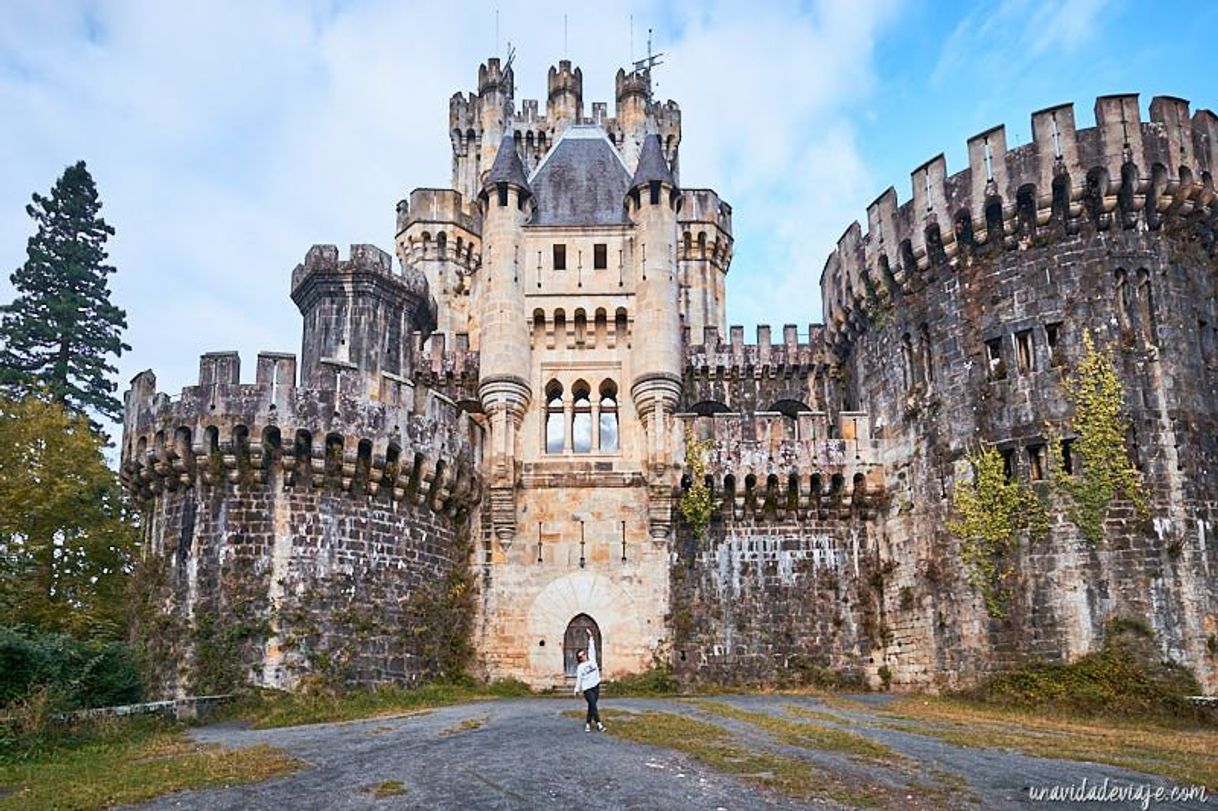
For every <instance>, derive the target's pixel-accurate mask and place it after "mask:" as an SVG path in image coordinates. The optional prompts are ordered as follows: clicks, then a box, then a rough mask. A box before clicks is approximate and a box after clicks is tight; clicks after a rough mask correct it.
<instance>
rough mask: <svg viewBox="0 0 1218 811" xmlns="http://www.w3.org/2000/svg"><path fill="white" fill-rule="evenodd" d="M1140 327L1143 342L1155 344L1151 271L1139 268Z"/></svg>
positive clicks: (1138, 303) (1148, 344)
mask: <svg viewBox="0 0 1218 811" xmlns="http://www.w3.org/2000/svg"><path fill="white" fill-rule="evenodd" d="M1137 305H1138V329H1139V330H1140V331H1141V333H1142V343H1143V344H1145V345H1146V346H1153V345H1154V343H1155V302H1154V297H1153V295H1152V294H1151V290H1150V271H1148V270H1147V269H1146V268H1138V290H1137Z"/></svg>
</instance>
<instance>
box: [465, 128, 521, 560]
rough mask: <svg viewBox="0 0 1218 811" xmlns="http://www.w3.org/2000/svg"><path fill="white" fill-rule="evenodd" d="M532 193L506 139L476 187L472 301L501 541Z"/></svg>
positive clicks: (508, 500) (517, 392)
mask: <svg viewBox="0 0 1218 811" xmlns="http://www.w3.org/2000/svg"><path fill="white" fill-rule="evenodd" d="M532 197H533V192H532V190H531V189H530V188H529V182H528V180H527V179H526V178H525V174H524V166H523V164H522V163H521V161H520V155H519V153H517V151H516V142H515V139H514V138H513V137H512V136H511V134H508V135H505V136H504V137H503V140H502V142H501V143H500V145H499V153H498V155H496V157H495V163H494V165H493V166H492V167H491V171H490V173H489V174H488V175H487V177H486V180H485V182H484V183H483V186H482V192H481V194H480V195H479V201H480V203H481V206H482V246H483V253H482V256H483V266H482V270H481V271H480V273H481V275H482V279H481V282H480V292H479V296H478V301H477V309H478V322H479V324H480V329H481V332H482V335H481V350H480V352H481V354H480V368H479V375H478V377H479V383H478V398H479V399H480V400H481V401H482V408H483V411H484V412H485V413H486V415H487V417H488V418H489V422H490V429H491V436H490V439H489V443H490V444H489V447H490V449H491V450H490V453H489V454H488V461H489V462H490V476H489V478H490V480H491V482H490V486H491V521H492V524H493V526H494V530H495V534H496V536H497V537H498V538H499V539H500V542H502V543H504V544H507V543H510V542H511V540H512V538H513V537H514V536H515V531H516V508H515V469H516V457H517V453H516V433H517V430H518V429H519V427H520V423H521V421H522V420H523V419H524V413H525V409H526V408H527V407H528V404H529V400H530V399H531V396H532V391H531V387H530V386H529V374H530V356H529V352H530V350H529V336H528V330H527V319H526V316H525V300H524V273H523V268H522V267H521V264H520V251H521V240H522V239H523V235H524V234H523V227H524V224H525V223H526V222H527V221H528V220H529V217H530V216H531V215H532V205H533V204H532Z"/></svg>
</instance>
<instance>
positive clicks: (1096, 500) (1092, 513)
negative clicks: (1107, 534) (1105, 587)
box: [1054, 333, 1149, 543]
mask: <svg viewBox="0 0 1218 811" xmlns="http://www.w3.org/2000/svg"><path fill="white" fill-rule="evenodd" d="M1083 344H1084V347H1085V349H1086V352H1085V354H1084V355H1083V358H1082V360H1081V361H1080V362H1079V365H1078V368H1077V369H1076V370H1075V371H1074V373H1073V374H1072V375H1070V377H1069V378H1067V380H1066V393H1067V396H1069V398H1070V401H1071V402H1072V403H1073V404H1074V423H1073V427H1074V432H1075V433H1076V434H1077V435H1078V439H1077V440H1075V443H1074V452H1073V454H1072V456H1073V455H1075V454H1077V456H1078V457H1080V458H1081V460H1082V469H1081V470H1077V469H1076V470H1075V471H1074V474H1073V475H1071V474H1068V473H1066V471H1065V470H1063V469H1062V467H1061V466H1060V465H1058V466H1057V467H1056V468H1055V471H1054V483H1055V484H1056V485H1057V487H1058V489H1059V490H1061V491H1062V492H1063V493H1065V494H1066V495H1068V496H1069V497H1070V499H1071V501H1072V502H1073V505H1072V507H1071V509H1070V520H1071V521H1073V522H1074V524H1075V526H1077V527H1078V529H1079V532H1080V533H1082V535H1083V537H1084V538H1086V539H1087V540H1088V541H1090V542H1091V543H1098V542H1099V541H1100V540H1101V539H1103V537H1104V519H1105V518H1106V517H1107V516H1108V510H1109V508H1110V507H1111V506H1112V502H1113V501H1114V500H1115V499H1117V498H1124V499H1128V500H1129V501H1130V502H1131V503H1132V504H1133V506H1134V508H1135V509H1136V510H1137V511H1138V514H1139V515H1143V516H1144V515H1146V514H1147V511H1148V509H1149V506H1148V504H1147V501H1146V491H1145V488H1144V486H1143V484H1142V479H1141V476H1140V475H1139V474H1138V471H1137V469H1136V468H1134V466H1133V465H1132V464H1131V463H1130V461H1129V455H1128V453H1127V452H1126V447H1125V437H1126V434H1127V432H1128V430H1129V421H1128V420H1127V419H1126V418H1125V417H1124V416H1123V415H1122V413H1121V410H1122V406H1123V405H1124V401H1125V390H1124V388H1123V387H1122V385H1121V381H1120V379H1119V378H1118V377H1117V372H1116V368H1115V366H1114V365H1113V360H1112V353H1111V350H1102V349H1099V348H1097V347H1096V346H1095V342H1094V341H1093V340H1092V338H1091V334H1090V333H1087V334H1085V335H1084V336H1083Z"/></svg>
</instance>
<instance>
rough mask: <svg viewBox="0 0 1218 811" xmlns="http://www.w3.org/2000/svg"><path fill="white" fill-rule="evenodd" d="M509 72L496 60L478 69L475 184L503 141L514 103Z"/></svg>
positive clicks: (490, 60)
mask: <svg viewBox="0 0 1218 811" xmlns="http://www.w3.org/2000/svg"><path fill="white" fill-rule="evenodd" d="M513 93H514V89H513V78H512V68H511V67H510V66H509V67H503V66H501V65H500V64H499V58H498V57H491V58H490V59H488V60H486V64H483V65H479V66H478V124H479V127H478V134H479V137H480V147H479V154H478V167H479V168H478V178H477V180H478V182H479V183H482V182H483V177H482V174H483V173H484V172H486V171H487V167H488V166H491V165H492V164H493V163H494V161H495V154H496V152H497V150H498V148H499V141H500V139H501V138H502V137H503V132H504V125H505V124H504V122H506V121H507V119H508V118H509V117H510V113H511V107H512V99H513Z"/></svg>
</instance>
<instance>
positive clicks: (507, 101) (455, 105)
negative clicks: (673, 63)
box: [398, 59, 681, 231]
mask: <svg viewBox="0 0 1218 811" xmlns="http://www.w3.org/2000/svg"><path fill="white" fill-rule="evenodd" d="M616 90H617V92H616V93H615V99H616V104H615V110H614V112H615V115H614V116H612V117H611V116H610V115H609V108H608V105H607V104H606V103H605V102H592V103H591V105H589V106H588V107H587V108H586V107H585V105H584V102H583V71H582V70H581V69H580V68H578V67H575V66H573V65H572V63H571V62H570V60H566V59H563V60H560V61H559V63H558V64H557V65H554V66H551V67H550V69H549V71H548V72H547V75H546V104H545V106H544V107H540V106H539V104H538V101H537V100H536V99H523V100H521V102H520V106H519V108H517V106H516V101H515V98H514V92H515V88H514V80H513V78H512V76H511V70H510V69H509V70H508V71H507V72H506V74H505V73H504V71H503V69H502V67H501V66H500V64H499V62H498V60H496V59H492V60H489V61H488V62H486V63H484V64H483V65H481V66H480V68H479V71H478V90H476V91H474V92H469V93H462V92H457V93H454V94H453V95H452V96H451V97H450V99H449V102H448V130H449V135H450V138H451V141H452V148H453V157H454V159H455V160H454V168H453V187H454V188H456V189H457V190H458V191H460V192H462V193H463V195H464V199H463V200H462V203H463V204H464V205H465V206H466V207H467V208H468V209H469V211H470V212H471V213H472V212H473V210H474V206H473V205H472V201H473V200H474V199H475V198H476V196H477V192H478V190H479V189H480V188H481V185H480V183H481V176H482V175H483V174H484V173H485V172H486V171H487V170H489V169H490V165H491V162H492V161H493V156H494V150H495V149H496V148H497V147H498V144H499V140H500V138H501V137H502V135H503V134H504V133H511V134H512V135H513V137H514V138H515V142H516V148H517V150H518V151H519V152H520V158H521V161H522V162H523V164H524V168H525V171H526V172H532V171H533V170H535V169H536V168H537V166H538V165H539V164H540V163H541V161H542V159H543V158H544V157H545V155H546V153H548V152H549V151H550V149H551V148H552V147H553V146H554V144H555V142H556V141H557V140H558V139H559V138H560V137H561V136H562V134H563V132H565V131H566V129H567V127H569V126H572V125H587V124H592V125H595V126H598V127H601V128H602V129H604V131H605V133H606V134H607V135H608V137H609V139H610V140H611V141H612V142H613V144H614V145H615V146H616V147H617V148H618V149H619V150H621V151H622V152H623V154H624V155H626V156H627V164H628V165H631V167H632V168H633V166H632V160H633V158H632V157H631V156H635V155H634V152H633V151H632V149H631V148H630V147H629V146H628V144H627V141H628V140H630V141H632V143H633V142H634V141H636V140H637V139H638V138H639V137H640V136H641V133H642V132H644V131H647V130H650V129H654V131H655V132H656V133H657V134H658V135H659V136H660V143H661V146H662V147H663V152H664V157H665V159H666V160H667V161H668V162H669V164H671V165H672V167H673V172H674V174H677V173H678V172H679V167H678V160H677V156H678V152H679V147H680V142H681V109H680V107H679V106H678V105H677V103H676V102H674V101H672V100H669V101H666V102H663V103H661V102H658V101H652V100H651V85H650V79H649V78H648V77H647V75H646V72H645V71H644V72H638V71H635V72H631V73H626V72H625V71H624V70H621V71H619V72H618V77H617V81H616ZM585 109H590V111H591V114H590V115H588V114H585ZM645 121H650V122H651V124H652V125H654V127H651V126H642V124H643V123H644V122H645ZM633 145H635V146H637V144H633ZM635 157H637V156H635ZM401 221H402V216H401V213H400V212H399V226H398V230H399V231H401V230H402V227H403V226H402V224H401Z"/></svg>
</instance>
